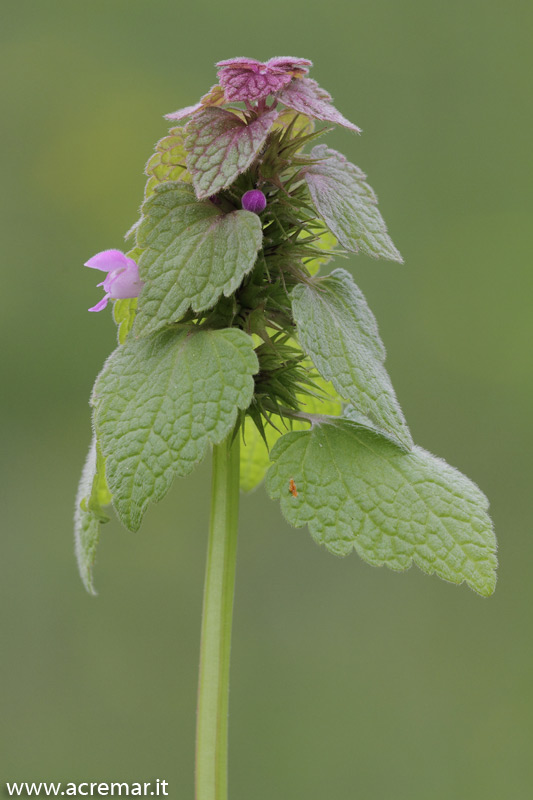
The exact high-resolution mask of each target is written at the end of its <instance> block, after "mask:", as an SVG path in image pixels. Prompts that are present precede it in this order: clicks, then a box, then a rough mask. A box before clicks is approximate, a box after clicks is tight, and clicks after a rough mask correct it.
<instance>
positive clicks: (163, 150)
mask: <svg viewBox="0 0 533 800" xmlns="http://www.w3.org/2000/svg"><path fill="white" fill-rule="evenodd" d="M184 132H185V129H184V128H181V127H176V128H171V129H170V131H169V134H168V136H164V137H163V138H162V139H160V141H159V142H158V143H157V144H156V146H155V153H154V154H153V156H151V157H150V159H149V161H148V163H147V164H146V167H145V169H144V172H145V174H146V175H148V181H147V183H146V189H145V192H144V196H145V197H150V195H152V194H153V193H154V191H155V187H156V186H158V185H159V184H160V183H165V182H166V181H177V180H185V179H186V178H187V176H188V173H187V167H186V164H185V158H186V151H185V145H184V139H185V133H184ZM188 177H189V180H190V175H189V176H188Z"/></svg>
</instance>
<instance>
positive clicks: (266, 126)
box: [185, 108, 278, 199]
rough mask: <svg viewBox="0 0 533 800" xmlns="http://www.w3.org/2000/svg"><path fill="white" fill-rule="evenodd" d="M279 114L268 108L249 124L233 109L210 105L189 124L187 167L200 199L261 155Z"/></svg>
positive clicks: (186, 144)
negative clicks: (210, 106) (233, 112)
mask: <svg viewBox="0 0 533 800" xmlns="http://www.w3.org/2000/svg"><path fill="white" fill-rule="evenodd" d="M277 117H278V112H277V111H268V112H267V113H266V114H262V115H261V116H260V117H259V118H258V119H256V120H255V121H254V122H251V123H250V124H249V125H247V124H246V123H245V122H243V120H242V119H240V118H239V117H238V116H236V115H235V114H232V113H231V111H226V110H225V109H223V108H206V109H205V110H203V111H200V112H199V113H198V114H196V115H195V116H193V118H192V119H191V120H190V122H189V123H188V124H187V127H186V133H187V138H186V140H185V146H186V149H187V168H188V170H189V172H190V173H191V175H192V180H193V184H194V188H195V189H196V194H197V196H198V198H199V199H202V198H205V197H210V196H211V195H213V194H215V193H216V192H219V191H220V190H221V189H225V188H226V187H228V186H229V185H230V184H232V183H233V181H234V180H235V178H236V177H237V176H238V175H240V174H241V172H244V171H245V170H246V169H248V167H249V166H250V164H251V163H252V161H253V160H254V159H255V158H256V157H257V156H258V154H259V152H260V150H261V148H262V146H263V144H264V143H265V141H266V137H267V135H268V132H269V130H270V129H271V127H272V125H273V124H274V122H275V120H276V119H277Z"/></svg>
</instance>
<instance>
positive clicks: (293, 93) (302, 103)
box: [277, 78, 361, 133]
mask: <svg viewBox="0 0 533 800" xmlns="http://www.w3.org/2000/svg"><path fill="white" fill-rule="evenodd" d="M277 99H278V100H279V102H280V103H283V105H284V106H287V107H288V108H292V109H293V110H294V111H298V112H299V113H300V114H307V116H308V117H314V118H315V119H320V120H322V121H323V122H334V123H335V124H336V125H343V126H344V127H345V128H349V129H350V130H352V131H355V132H356V133H361V129H360V128H358V127H357V125H354V124H353V122H350V121H349V120H347V119H346V117H343V115H342V114H341V113H340V111H337V109H336V108H335V106H334V105H333V104H332V102H331V101H332V97H331V95H330V94H329V93H328V92H326V91H325V89H321V88H320V86H319V85H318V83H317V82H316V81H314V80H312V79H311V78H294V79H293V80H292V81H291V82H290V83H289V85H288V86H286V87H285V88H283V89H282V90H281V91H280V93H279V94H278V96H277Z"/></svg>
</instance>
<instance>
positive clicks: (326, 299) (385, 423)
mask: <svg viewBox="0 0 533 800" xmlns="http://www.w3.org/2000/svg"><path fill="white" fill-rule="evenodd" d="M291 298H292V310H293V315H294V320H295V322H296V325H297V328H298V338H299V340H300V344H301V345H302V347H303V349H304V350H305V352H306V353H307V354H308V355H309V357H310V358H311V360H312V361H313V363H314V364H315V366H316V368H317V370H318V371H319V372H320V374H321V375H323V376H324V378H326V379H327V380H330V381H331V382H332V384H333V386H334V387H335V389H336V390H337V391H338V392H339V394H340V395H341V397H343V398H344V399H345V400H348V401H350V402H351V403H353V404H354V405H355V407H356V409H357V410H358V411H359V412H361V413H362V414H364V415H365V416H368V417H370V418H371V420H372V421H373V422H374V423H375V424H376V425H377V426H378V427H379V428H382V429H383V430H384V431H385V432H386V433H388V434H389V435H391V436H393V437H395V438H396V439H397V440H398V442H400V443H401V444H402V445H403V446H405V447H407V448H409V447H411V445H412V443H413V442H412V439H411V434H410V433H409V429H408V427H407V423H406V422H405V419H404V416H403V414H402V411H401V409H400V406H399V405H398V401H397V400H396V395H395V394H394V389H393V388H392V385H391V382H390V378H389V376H388V375H387V372H386V370H385V368H384V366H383V363H384V361H385V348H384V346H383V343H382V341H381V339H380V337H379V333H378V327H377V323H376V320H375V317H374V315H373V314H372V312H371V311H370V309H369V307H368V305H367V303H366V300H365V298H364V297H363V294H362V293H361V291H360V290H359V289H358V287H357V286H356V285H355V283H354V282H353V279H352V277H351V275H350V274H349V273H348V272H346V270H343V269H336V270H334V271H333V272H332V273H331V274H330V275H328V276H327V277H325V278H321V279H318V280H315V281H314V282H310V283H309V284H305V285H304V284H300V285H299V286H296V287H295V288H294V290H293V292H292V295H291Z"/></svg>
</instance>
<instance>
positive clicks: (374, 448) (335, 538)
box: [267, 420, 497, 596]
mask: <svg viewBox="0 0 533 800" xmlns="http://www.w3.org/2000/svg"><path fill="white" fill-rule="evenodd" d="M271 458H272V461H273V462H274V463H273V465H272V467H271V468H270V470H269V472H268V475H267V489H268V492H269V493H270V496H271V497H272V498H279V499H280V502H281V509H282V511H283V514H284V516H285V517H286V519H287V521H288V522H289V523H290V524H291V525H294V526H295V527H302V526H303V525H308V526H309V530H310V532H311V535H312V536H313V538H314V539H315V541H317V542H318V543H319V544H323V545H324V546H325V547H326V549H328V550H330V551H331V552H332V553H335V554H336V555H346V554H347V553H349V552H350V551H351V550H356V552H357V553H358V554H359V555H360V556H361V558H362V559H364V560H365V561H367V562H368V563H369V564H373V565H374V566H382V565H386V566H388V567H390V568H391V569H395V570H405V569H407V568H408V567H409V566H410V565H411V563H412V562H413V561H414V562H415V564H417V566H419V567H420V569H422V570H423V571H424V572H427V573H429V574H432V573H436V574H437V575H438V576H439V577H441V578H444V579H445V580H448V581H451V582H452V583H462V582H463V581H466V582H467V583H468V584H469V585H470V586H471V587H472V589H474V590H475V591H476V592H478V593H479V594H481V595H484V596H487V595H490V594H492V592H493V591H494V586H495V583H496V566H497V561H496V539H495V537H494V533H493V530H492V524H491V521H490V518H489V516H488V515H487V508H488V502H487V499H486V497H485V495H484V494H483V493H482V492H481V491H480V490H479V489H478V488H477V486H476V485H475V484H474V483H472V481H470V480H469V479H468V478H466V477H465V476H464V475H462V474H461V473H460V472H459V471H458V470H456V469H454V468H453V467H450V466H449V465H448V464H446V463H445V462H444V461H442V460H441V459H439V458H436V457H435V456H433V455H431V454H430V453H428V452H427V451H426V450H423V449H422V448H420V447H415V448H413V450H412V451H411V452H409V453H406V452H404V451H402V450H401V449H399V448H398V447H396V446H395V445H394V444H392V443H391V442H390V441H388V440H387V439H385V438H383V437H381V436H379V435H378V434H377V433H375V432H372V431H369V430H366V429H364V428H360V427H359V426H357V425H356V424H355V423H353V422H350V421H347V420H343V421H336V422H335V423H325V424H321V425H316V426H315V427H314V428H313V429H312V430H310V431H306V432H298V433H289V434H286V435H285V436H283V437H282V438H281V439H280V440H279V441H278V442H277V444H276V445H275V447H274V448H273V450H272V452H271ZM291 479H292V481H293V482H294V484H293V485H294V486H295V487H296V490H297V492H298V496H297V497H294V496H293V494H292V493H291V492H290V490H289V483H290V481H291Z"/></svg>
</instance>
